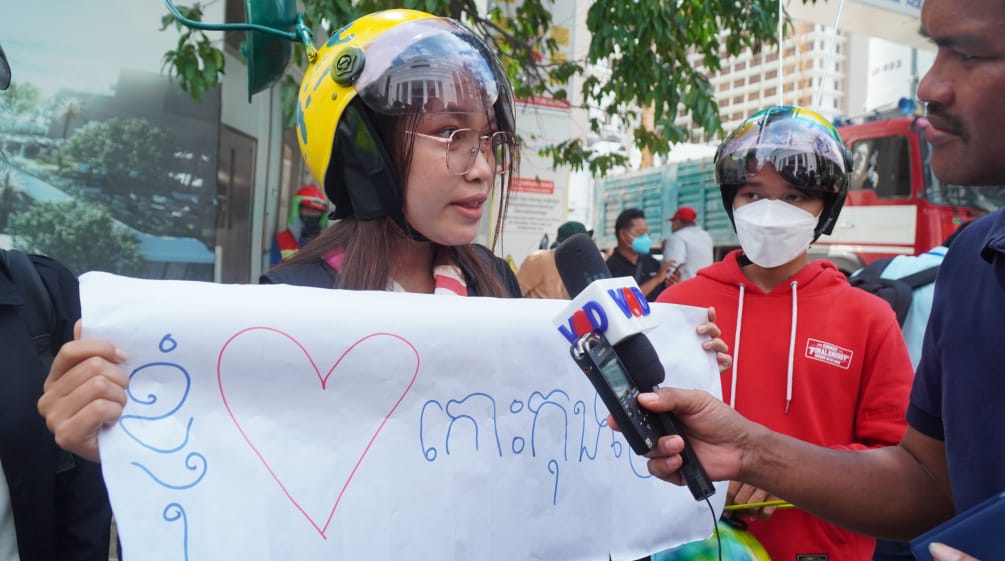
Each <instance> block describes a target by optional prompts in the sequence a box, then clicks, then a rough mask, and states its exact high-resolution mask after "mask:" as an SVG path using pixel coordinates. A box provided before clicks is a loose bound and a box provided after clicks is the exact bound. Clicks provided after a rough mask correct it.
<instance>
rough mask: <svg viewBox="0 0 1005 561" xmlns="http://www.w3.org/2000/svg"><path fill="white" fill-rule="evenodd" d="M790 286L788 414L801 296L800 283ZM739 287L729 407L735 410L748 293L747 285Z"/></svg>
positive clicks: (786, 389) (786, 394) (786, 387)
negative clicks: (744, 299)
mask: <svg viewBox="0 0 1005 561" xmlns="http://www.w3.org/2000/svg"><path fill="white" fill-rule="evenodd" d="M789 286H791V287H792V325H791V327H790V329H789V364H788V368H787V369H786V373H785V413H786V414H788V412H789V405H791V404H792V371H793V364H794V362H795V351H796V320H797V319H798V317H799V299H798V296H799V294H798V291H797V288H798V287H799V283H798V282H796V281H792V282H791V283H789ZM739 287H740V298H739V301H738V302H737V306H736V336H735V337H734V338H733V375H732V378H731V380H730V384H729V406H730V407H732V408H733V409H736V377H737V373H738V372H739V367H740V366H739V365H740V333H741V331H742V330H743V296H744V293H745V291H746V286H745V285H743V284H740V285H739Z"/></svg>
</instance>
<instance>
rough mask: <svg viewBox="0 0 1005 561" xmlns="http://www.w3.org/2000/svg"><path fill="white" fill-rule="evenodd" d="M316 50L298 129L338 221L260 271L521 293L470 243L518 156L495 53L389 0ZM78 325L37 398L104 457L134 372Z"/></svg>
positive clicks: (389, 286) (280, 278)
mask: <svg viewBox="0 0 1005 561" xmlns="http://www.w3.org/2000/svg"><path fill="white" fill-rule="evenodd" d="M316 60H317V62H316V63H315V64H313V65H312V66H311V67H310V68H309V69H308V70H307V72H306V73H305V75H304V79H303V82H302V84H301V88H300V96H299V97H300V99H299V107H298V112H297V137H298V138H299V140H300V145H301V151H302V153H303V157H304V160H305V162H306V164H307V167H308V168H309V169H310V171H311V172H312V173H313V174H314V176H315V177H316V178H318V179H319V181H320V182H321V183H322V184H323V185H324V191H325V193H326V195H327V196H328V198H329V199H330V200H331V202H332V203H333V204H334V212H333V216H332V217H333V218H334V219H335V220H336V222H335V224H333V225H332V226H330V227H329V228H328V229H326V230H325V231H324V232H323V233H322V234H320V235H319V236H318V237H316V238H315V239H314V240H313V241H312V242H311V243H309V244H308V245H307V246H305V247H304V248H303V249H301V250H300V251H298V252H297V253H296V254H295V255H294V256H293V257H291V258H290V259H289V260H287V261H285V262H283V263H282V264H281V265H279V266H278V267H277V268H276V269H274V270H272V271H270V272H268V273H266V274H265V275H263V278H262V281H263V282H266V283H270V282H271V283H289V284H298V285H305V286H317V287H328V288H346V289H371V290H399V291H408V292H418V293H433V292H437V293H448V294H459V295H481V296H519V295H520V289H519V285H518V284H517V282H516V278H515V276H514V275H513V272H512V270H511V269H510V268H509V267H508V266H507V265H506V263H505V261H503V260H502V259H499V258H497V257H495V256H494V255H493V254H492V252H491V251H489V250H488V249H487V248H485V247H483V246H480V245H474V244H473V243H472V241H473V240H474V239H475V237H476V235H477V234H478V228H479V223H480V222H481V220H482V216H483V213H484V210H485V208H486V207H489V206H490V205H491V204H493V203H495V204H496V206H497V212H498V215H497V218H496V221H495V226H496V231H497V233H498V230H499V227H500V226H501V216H502V213H503V211H504V210H505V203H506V190H507V186H508V183H509V181H510V178H511V177H512V175H513V172H514V170H515V166H516V139H515V136H514V123H515V119H514V114H513V96H512V93H511V91H510V87H509V83H508V82H507V80H506V78H505V75H504V74H503V72H502V69H501V67H500V65H499V61H498V60H497V59H496V57H495V55H493V54H492V53H491V51H489V50H488V48H487V47H486V46H485V44H484V43H483V42H482V41H481V40H480V39H478V38H477V37H476V36H475V35H474V34H473V33H472V32H471V31H470V30H468V29H467V28H466V27H463V26H461V25H460V24H458V23H456V22H454V21H453V20H449V19H446V18H440V17H436V16H433V15H430V14H427V13H424V12H417V11H412V10H389V11H385V12H378V13H375V14H370V15H367V16H364V17H362V18H360V19H358V20H356V21H354V22H352V23H350V24H349V25H347V26H346V27H345V28H343V29H341V30H340V31H339V32H337V33H335V34H334V35H332V37H331V38H330V39H329V40H328V41H327V43H326V44H325V45H324V46H323V47H322V48H321V49H320V51H319V53H318V57H317V59H316ZM494 190H495V197H494V198H493V191H494ZM77 335H78V340H76V341H73V342H71V343H69V344H67V345H66V346H64V348H63V349H61V351H60V353H59V354H58V356H57V357H56V359H55V360H54V362H53V368H52V370H51V371H50V374H49V378H48V380H47V381H46V392H47V393H46V395H44V396H43V397H42V399H41V400H40V401H39V411H40V412H41V413H42V414H43V415H44V416H45V417H46V420H47V423H48V426H49V428H50V430H52V431H53V432H54V433H55V434H56V440H57V442H58V443H59V444H60V445H61V446H63V447H64V448H67V449H69V450H73V451H76V452H78V453H80V454H81V455H82V456H84V457H87V458H89V459H92V460H97V459H98V451H97V431H98V429H99V428H100V427H101V426H102V425H103V424H104V423H110V422H114V421H115V420H117V419H118V417H119V415H121V412H122V407H123V406H124V405H125V403H126V395H125V387H126V384H127V382H128V378H127V376H126V375H125V373H124V372H123V371H122V370H121V369H120V368H119V367H118V366H117V365H118V364H120V363H121V362H122V361H123V353H122V351H120V350H118V349H117V348H116V347H115V346H114V345H113V344H112V343H111V342H109V341H100V340H93V339H79V325H78V331H77Z"/></svg>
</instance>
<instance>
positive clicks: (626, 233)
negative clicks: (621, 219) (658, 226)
mask: <svg viewBox="0 0 1005 561" xmlns="http://www.w3.org/2000/svg"><path fill="white" fill-rule="evenodd" d="M648 233H649V224H647V223H646V219H645V218H635V219H633V220H632V221H631V222H630V223H629V224H628V227H627V228H625V229H624V230H622V231H621V242H622V243H623V244H624V245H625V247H632V241H633V240H634V239H635V238H637V237H639V236H644V235H646V234H648Z"/></svg>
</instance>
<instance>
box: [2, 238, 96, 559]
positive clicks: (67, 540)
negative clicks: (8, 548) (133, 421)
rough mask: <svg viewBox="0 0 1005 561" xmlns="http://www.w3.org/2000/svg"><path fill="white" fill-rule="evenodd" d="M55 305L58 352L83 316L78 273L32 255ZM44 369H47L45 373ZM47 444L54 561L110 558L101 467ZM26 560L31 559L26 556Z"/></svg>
mask: <svg viewBox="0 0 1005 561" xmlns="http://www.w3.org/2000/svg"><path fill="white" fill-rule="evenodd" d="M31 259H32V261H33V262H34V263H35V268H36V269H37V270H38V272H39V274H40V275H41V276H42V281H43V282H44V283H45V285H46V288H47V289H48V292H49V295H50V298H51V300H52V305H53V316H54V324H53V328H52V333H51V339H52V346H51V348H52V349H53V352H54V353H55V352H58V350H59V348H60V347H61V346H62V345H63V343H66V342H67V341H71V340H72V339H73V326H74V323H76V321H77V320H78V319H79V318H80V313H81V312H80V291H79V286H78V283H77V278H76V277H75V276H74V275H73V273H71V272H70V270H69V269H67V268H66V267H65V266H63V265H62V264H61V263H59V262H58V261H56V260H54V259H50V258H48V257H43V256H38V255H32V256H31ZM44 374H45V373H43V375H44ZM46 436H47V439H48V441H47V442H46V443H45V444H46V446H52V447H53V448H55V449H56V454H55V458H56V461H55V465H54V466H48V467H46V469H45V473H46V476H47V477H48V476H49V474H54V477H55V480H54V483H53V506H52V509H53V511H52V526H51V527H52V532H53V534H52V536H51V547H52V555H53V556H52V557H45V559H46V560H48V559H51V560H52V561H107V560H108V549H109V537H110V534H111V523H112V509H111V506H110V505H109V502H108V494H107V491H106V489H105V484H104V480H103V479H102V477H101V466H100V465H98V464H95V463H93V462H89V461H87V460H84V459H82V458H79V457H77V456H74V455H73V454H70V453H69V452H66V451H63V450H59V449H58V447H57V446H56V444H55V440H54V439H53V438H52V435H51V434H47V435H46ZM21 559H22V561H31V558H26V557H24V556H22V558H21Z"/></svg>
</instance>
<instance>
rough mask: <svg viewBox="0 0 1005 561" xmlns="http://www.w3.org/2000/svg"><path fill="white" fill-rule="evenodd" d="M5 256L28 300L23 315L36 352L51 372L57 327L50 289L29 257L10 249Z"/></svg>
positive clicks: (4, 258) (22, 293)
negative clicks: (53, 338)
mask: <svg viewBox="0 0 1005 561" xmlns="http://www.w3.org/2000/svg"><path fill="white" fill-rule="evenodd" d="M2 256H3V260H4V261H5V263H6V265H7V270H8V271H10V276H11V279H12V280H13V281H14V284H15V285H16V286H17V287H18V290H20V292H21V296H22V297H23V298H24V299H25V302H24V306H22V307H21V311H22V314H21V315H22V316H23V318H24V323H25V325H26V326H27V327H28V333H29V334H31V340H32V342H33V343H34V344H35V351H36V352H37V353H38V355H39V357H41V358H42V361H43V362H44V363H45V367H46V369H48V368H49V366H50V365H51V364H52V357H53V354H52V326H53V324H54V323H55V321H54V318H55V316H54V312H53V307H52V298H51V297H50V296H49V289H48V288H46V286H45V281H43V280H42V275H40V274H38V269H36V268H35V264H34V263H32V261H31V258H30V257H28V255H27V254H26V253H24V252H23V251H18V250H16V249H11V250H7V251H4V252H2Z"/></svg>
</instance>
